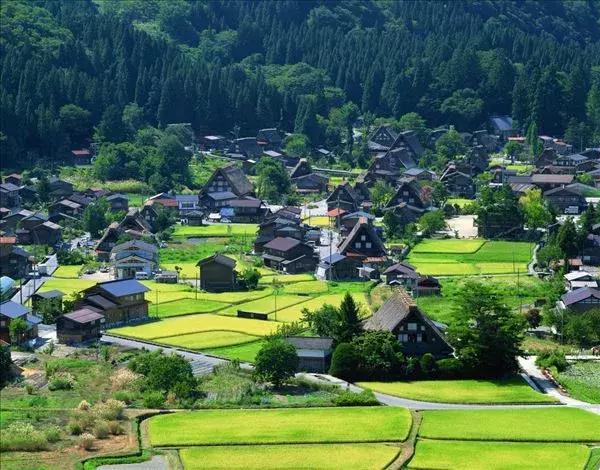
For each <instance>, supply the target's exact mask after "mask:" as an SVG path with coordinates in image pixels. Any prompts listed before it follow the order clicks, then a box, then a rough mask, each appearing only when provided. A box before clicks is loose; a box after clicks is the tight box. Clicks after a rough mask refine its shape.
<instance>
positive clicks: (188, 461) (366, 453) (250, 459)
mask: <svg viewBox="0 0 600 470" xmlns="http://www.w3.org/2000/svg"><path fill="white" fill-rule="evenodd" d="M398 450H399V449H398V447H394V446H392V445H387V444H304V445H253V446H204V447H189V448H186V449H181V450H180V451H179V455H180V456H181V460H182V461H183V465H184V467H185V468H186V469H187V470H192V469H201V468H206V462H210V467H211V468H215V469H219V468H222V469H230V468H248V469H252V468H260V469H273V470H274V469H298V468H299V467H301V468H318V469H332V470H333V469H338V468H353V469H357V470H366V469H381V468H384V467H386V465H387V464H388V463H390V462H391V461H392V460H393V459H394V457H395V456H396V455H397V454H398Z"/></svg>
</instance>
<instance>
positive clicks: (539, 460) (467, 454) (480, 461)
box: [408, 439, 590, 470]
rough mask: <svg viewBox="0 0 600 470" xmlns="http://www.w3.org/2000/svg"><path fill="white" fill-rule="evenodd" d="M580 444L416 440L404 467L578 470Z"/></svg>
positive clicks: (584, 454) (582, 459)
mask: <svg viewBox="0 0 600 470" xmlns="http://www.w3.org/2000/svg"><path fill="white" fill-rule="evenodd" d="M589 453H590V450H589V448H588V447H586V446H584V445H580V444H558V443H554V444H539V443H531V442H469V441H466V442H465V441H431V440H421V439H419V440H418V441H417V445H416V448H415V455H414V457H413V458H412V460H411V461H410V462H409V463H408V468H419V469H434V468H435V469H469V470H510V469H528V470H535V469H538V470H546V469H550V468H555V469H582V468H583V467H584V465H585V463H586V460H587V458H588V456H589Z"/></svg>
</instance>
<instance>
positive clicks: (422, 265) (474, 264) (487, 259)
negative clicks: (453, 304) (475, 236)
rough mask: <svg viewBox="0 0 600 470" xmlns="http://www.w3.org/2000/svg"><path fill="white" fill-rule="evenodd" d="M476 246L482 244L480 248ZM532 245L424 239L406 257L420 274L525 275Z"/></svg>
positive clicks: (524, 243) (525, 243)
mask: <svg viewBox="0 0 600 470" xmlns="http://www.w3.org/2000/svg"><path fill="white" fill-rule="evenodd" d="M476 243H483V244H482V245H481V246H480V247H479V248H476V247H475V244H476ZM532 250H533V244H532V243H527V242H505V241H485V242H482V240H454V239H452V240H424V241H423V242H421V243H419V244H418V245H417V246H416V247H415V248H413V250H412V251H411V253H410V255H409V256H408V262H409V263H411V264H412V265H414V266H415V267H416V268H417V270H418V271H419V272H420V273H422V274H431V275H439V276H444V275H445V276H458V275H475V274H510V273H516V272H517V270H519V271H520V272H523V273H525V272H527V264H528V263H529V261H530V260H531V253H532Z"/></svg>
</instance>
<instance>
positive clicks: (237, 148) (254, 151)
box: [229, 137, 263, 159]
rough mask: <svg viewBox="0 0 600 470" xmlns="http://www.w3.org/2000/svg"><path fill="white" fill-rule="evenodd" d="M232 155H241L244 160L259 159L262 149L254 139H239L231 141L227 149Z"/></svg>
mask: <svg viewBox="0 0 600 470" xmlns="http://www.w3.org/2000/svg"><path fill="white" fill-rule="evenodd" d="M229 150H230V152H233V153H241V154H242V155H244V156H245V157H246V158H255V159H256V158H260V156H261V155H262V153H263V149H262V148H261V147H260V145H258V142H257V140H256V137H241V138H239V139H235V140H234V141H233V144H232V147H231V148H230V149H229Z"/></svg>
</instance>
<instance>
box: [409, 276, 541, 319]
mask: <svg viewBox="0 0 600 470" xmlns="http://www.w3.org/2000/svg"><path fill="white" fill-rule="evenodd" d="M467 280H475V281H477V280H480V281H482V282H491V283H493V284H494V286H495V287H497V288H498V289H499V290H500V292H501V294H502V296H503V298H504V301H505V302H506V304H507V305H509V306H511V307H513V308H518V307H519V304H521V305H533V303H534V302H535V300H536V299H539V298H544V297H545V296H546V293H547V290H548V288H547V286H548V283H547V282H545V281H543V280H541V279H539V278H537V277H533V276H519V278H518V279H517V276H516V275H514V276H497V277H493V278H492V277H489V276H482V277H470V278H466V277H465V278H463V277H454V278H447V279H440V284H441V286H442V295H441V296H426V297H419V298H417V304H418V305H419V307H420V308H421V309H423V311H424V312H426V313H427V314H428V315H429V316H431V317H432V318H433V319H434V320H437V321H441V322H450V321H451V316H452V311H453V309H454V306H455V303H454V296H455V295H456V293H457V291H458V290H459V288H460V287H461V286H462V285H463V284H464V283H465V281H467Z"/></svg>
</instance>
